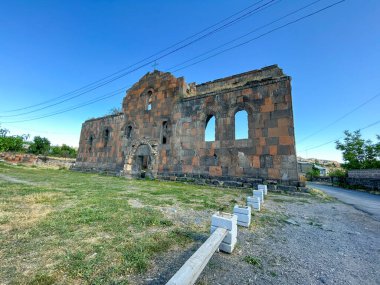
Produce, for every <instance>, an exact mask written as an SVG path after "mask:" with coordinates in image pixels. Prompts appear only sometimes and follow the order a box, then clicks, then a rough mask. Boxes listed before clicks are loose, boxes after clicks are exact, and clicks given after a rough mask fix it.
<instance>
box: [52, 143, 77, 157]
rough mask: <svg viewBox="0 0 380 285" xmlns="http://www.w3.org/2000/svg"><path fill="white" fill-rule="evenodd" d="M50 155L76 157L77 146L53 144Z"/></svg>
mask: <svg viewBox="0 0 380 285" xmlns="http://www.w3.org/2000/svg"><path fill="white" fill-rule="evenodd" d="M50 155H51V156H59V157H66V158H67V157H71V158H75V157H76V156H77V151H76V149H75V148H73V147H71V146H68V145H65V144H63V145H62V146H52V147H51V148H50Z"/></svg>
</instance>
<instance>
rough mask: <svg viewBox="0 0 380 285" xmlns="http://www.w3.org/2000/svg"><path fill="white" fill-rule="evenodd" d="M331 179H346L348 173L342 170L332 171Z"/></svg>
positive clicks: (330, 173)
mask: <svg viewBox="0 0 380 285" xmlns="http://www.w3.org/2000/svg"><path fill="white" fill-rule="evenodd" d="M329 176H330V177H345V176H346V171H344V170H343V169H340V168H336V169H334V170H331V171H330V172H329Z"/></svg>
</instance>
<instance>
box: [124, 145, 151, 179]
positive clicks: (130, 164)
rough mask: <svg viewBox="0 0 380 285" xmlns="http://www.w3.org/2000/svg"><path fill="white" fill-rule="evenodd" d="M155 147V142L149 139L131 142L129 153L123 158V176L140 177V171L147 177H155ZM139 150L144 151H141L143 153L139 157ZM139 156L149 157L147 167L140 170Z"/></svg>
mask: <svg viewBox="0 0 380 285" xmlns="http://www.w3.org/2000/svg"><path fill="white" fill-rule="evenodd" d="M157 146H158V142H157V140H154V139H150V138H142V139H140V140H135V141H133V142H132V145H131V147H130V149H129V152H128V153H127V154H126V157H125V164H124V175H126V176H129V177H140V176H141V173H142V171H144V173H146V175H147V176H148V177H151V178H153V177H155V176H156V175H157V163H156V162H157V155H158V150H157ZM141 148H145V149H143V150H142V152H143V153H142V154H141V155H139V149H140V150H141ZM139 156H149V157H148V158H147V159H148V165H147V168H146V169H141V165H140V162H139V159H140V157H139ZM143 159H145V158H143Z"/></svg>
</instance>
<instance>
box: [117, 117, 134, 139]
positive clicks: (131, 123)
mask: <svg viewBox="0 0 380 285" xmlns="http://www.w3.org/2000/svg"><path fill="white" fill-rule="evenodd" d="M128 127H132V132H133V131H135V130H137V125H136V123H135V122H134V121H130V120H129V121H126V122H125V123H124V124H123V126H122V127H121V129H120V134H121V137H123V138H126V139H130V138H132V134H130V136H129V137H128Z"/></svg>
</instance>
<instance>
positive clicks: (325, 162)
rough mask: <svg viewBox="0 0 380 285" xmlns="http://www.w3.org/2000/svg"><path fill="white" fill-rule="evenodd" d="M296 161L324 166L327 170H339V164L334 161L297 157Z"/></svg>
mask: <svg viewBox="0 0 380 285" xmlns="http://www.w3.org/2000/svg"><path fill="white" fill-rule="evenodd" d="M297 161H298V162H310V163H315V164H318V165H321V166H325V167H328V168H340V162H338V161H335V160H327V159H318V158H302V157H300V156H298V157H297Z"/></svg>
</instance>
